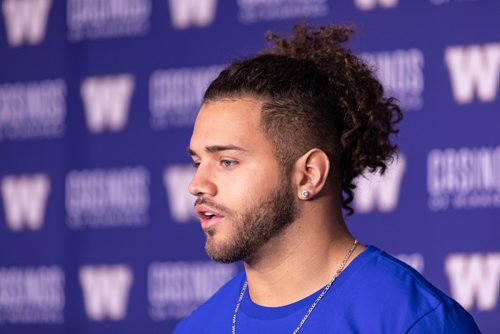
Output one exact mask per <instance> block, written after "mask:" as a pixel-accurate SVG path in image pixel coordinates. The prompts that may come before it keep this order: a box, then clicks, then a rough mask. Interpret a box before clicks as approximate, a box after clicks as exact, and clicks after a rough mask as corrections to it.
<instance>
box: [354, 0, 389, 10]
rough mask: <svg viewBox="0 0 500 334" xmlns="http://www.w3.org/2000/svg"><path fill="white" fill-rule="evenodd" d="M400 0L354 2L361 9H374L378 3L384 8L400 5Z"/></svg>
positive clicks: (356, 0) (358, 0) (362, 0)
mask: <svg viewBox="0 0 500 334" xmlns="http://www.w3.org/2000/svg"><path fill="white" fill-rule="evenodd" d="M398 2H399V0H354V4H355V5H356V7H358V8H359V9H361V10H372V9H374V8H375V7H376V6H377V5H379V6H380V7H382V8H393V7H396V6H397V5H398Z"/></svg>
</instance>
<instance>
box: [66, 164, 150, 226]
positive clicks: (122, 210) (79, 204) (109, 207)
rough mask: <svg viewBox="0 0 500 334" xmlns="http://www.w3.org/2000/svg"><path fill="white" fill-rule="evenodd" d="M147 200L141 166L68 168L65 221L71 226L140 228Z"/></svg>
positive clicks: (145, 216) (144, 221)
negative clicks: (103, 168)
mask: <svg viewBox="0 0 500 334" xmlns="http://www.w3.org/2000/svg"><path fill="white" fill-rule="evenodd" d="M149 201H150V199H149V172H148V170H147V169H146V168H144V167H127V168H122V169H109V170H102V169H95V170H80V171H71V172H69V173H68V175H67V176H66V213H67V216H66V223H67V224H68V226H69V227H70V228H72V229H80V228H84V227H91V228H97V227H103V228H106V227H143V226H145V225H146V224H147V223H148V209H149Z"/></svg>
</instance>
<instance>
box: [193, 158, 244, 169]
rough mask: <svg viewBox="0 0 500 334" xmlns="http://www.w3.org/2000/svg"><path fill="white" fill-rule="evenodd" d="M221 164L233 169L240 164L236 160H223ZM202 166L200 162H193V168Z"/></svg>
mask: <svg viewBox="0 0 500 334" xmlns="http://www.w3.org/2000/svg"><path fill="white" fill-rule="evenodd" d="M219 164H220V165H221V166H222V167H224V168H231V167H234V166H235V165H237V164H238V162H237V161H235V160H229V159H222V160H221V161H220V162H219ZM199 166H200V162H198V161H193V167H194V168H198V167H199Z"/></svg>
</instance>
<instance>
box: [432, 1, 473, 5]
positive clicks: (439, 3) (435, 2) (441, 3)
mask: <svg viewBox="0 0 500 334" xmlns="http://www.w3.org/2000/svg"><path fill="white" fill-rule="evenodd" d="M429 1H430V3H431V4H433V5H436V6H439V5H447V4H450V3H457V2H458V3H461V2H462V3H463V2H472V1H479V0H429Z"/></svg>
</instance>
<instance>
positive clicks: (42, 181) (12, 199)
mask: <svg viewBox="0 0 500 334" xmlns="http://www.w3.org/2000/svg"><path fill="white" fill-rule="evenodd" d="M1 188H2V197H3V202H4V208H5V215H6V218H7V219H6V221H7V226H8V227H10V229H11V230H13V231H20V230H21V229H22V228H23V227H24V226H25V225H26V226H27V227H28V228H29V229H31V230H39V229H40V228H41V227H42V224H43V220H44V217H45V207H46V203H47V197H48V195H49V190H50V180H49V178H48V176H47V175H45V174H35V175H23V176H5V177H4V178H3V179H2V184H1Z"/></svg>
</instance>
